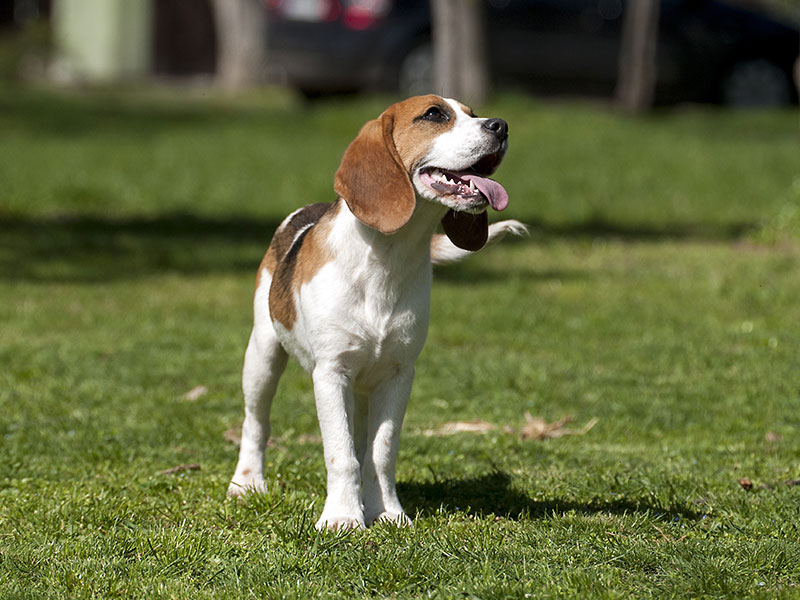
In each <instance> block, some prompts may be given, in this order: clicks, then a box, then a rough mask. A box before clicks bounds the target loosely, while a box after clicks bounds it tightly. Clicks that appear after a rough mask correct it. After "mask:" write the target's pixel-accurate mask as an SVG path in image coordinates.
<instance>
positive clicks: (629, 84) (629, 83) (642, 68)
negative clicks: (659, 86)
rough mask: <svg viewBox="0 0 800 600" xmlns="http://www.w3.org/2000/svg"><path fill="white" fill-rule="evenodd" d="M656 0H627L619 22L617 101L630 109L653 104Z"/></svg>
mask: <svg viewBox="0 0 800 600" xmlns="http://www.w3.org/2000/svg"><path fill="white" fill-rule="evenodd" d="M658 18H659V0H628V1H627V2H626V3H625V20H624V22H623V25H622V43H621V46H620V54H619V72H618V76H617V89H616V91H615V96H616V101H617V103H618V104H619V105H620V106H621V107H622V108H623V109H625V110H627V111H630V112H640V111H643V110H647V109H649V108H651V107H652V106H653V100H654V98H655V86H656V48H657V47H658Z"/></svg>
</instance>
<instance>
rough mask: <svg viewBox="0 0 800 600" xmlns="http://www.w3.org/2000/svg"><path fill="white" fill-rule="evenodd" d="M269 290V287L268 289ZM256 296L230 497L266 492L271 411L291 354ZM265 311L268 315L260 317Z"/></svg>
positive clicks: (246, 358)
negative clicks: (265, 476) (238, 440)
mask: <svg viewBox="0 0 800 600" xmlns="http://www.w3.org/2000/svg"><path fill="white" fill-rule="evenodd" d="M266 289H267V290H268V289H269V285H267V286H266ZM259 308H260V307H259V298H258V294H257V296H256V311H255V313H256V323H255V326H254V327H253V333H252V334H251V335H250V343H249V344H248V345H247V352H246V353H245V357H244V368H243V370H242V391H243V392H244V423H243V424H242V443H241V446H240V447H239V462H238V463H237V465H236V471H235V472H234V474H233V478H232V479H231V483H230V486H228V496H240V495H242V494H244V493H247V492H250V491H258V492H264V491H266V484H265V482H264V451H265V449H266V447H267V440H268V439H269V433H270V425H269V410H270V406H271V405H272V398H273V396H274V395H275V390H276V389H277V387H278V380H279V379H280V377H281V375H282V374H283V370H284V369H285V368H286V362H287V359H288V355H287V353H286V351H285V350H284V349H283V347H282V346H281V344H280V342H279V341H278V337H277V335H276V334H275V330H274V329H273V327H272V322H271V321H270V319H269V314H268V313H269V310H268V309H267V310H266V311H263V310H259ZM263 312H266V313H267V314H259V313H263Z"/></svg>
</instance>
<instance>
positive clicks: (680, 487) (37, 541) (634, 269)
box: [0, 92, 800, 599]
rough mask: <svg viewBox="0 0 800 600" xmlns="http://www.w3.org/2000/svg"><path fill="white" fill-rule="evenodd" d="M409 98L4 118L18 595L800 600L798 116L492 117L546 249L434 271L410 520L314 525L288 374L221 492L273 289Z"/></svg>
mask: <svg viewBox="0 0 800 600" xmlns="http://www.w3.org/2000/svg"><path fill="white" fill-rule="evenodd" d="M386 102H387V101H386V100H385V99H357V100H348V101H337V102H325V103H321V104H318V105H314V106H311V107H308V106H302V105H299V104H296V103H295V102H293V100H292V99H291V98H289V97H287V96H283V95H277V94H273V95H265V96H263V97H258V96H257V97H254V98H249V99H246V100H243V101H231V100H223V99H218V98H213V97H211V98H196V99H194V100H185V99H178V98H175V97H165V96H164V95H162V94H145V95H138V96H133V97H131V96H117V95H89V96H63V95H62V96H59V95H54V94H52V93H45V92H25V93H18V94H11V93H8V92H3V93H0V182H2V184H1V187H0V365H2V368H1V369H0V436H2V437H0V597H2V598H33V597H37V598H38V597H53V598H92V597H96V598H108V597H130V598H142V597H147V598H228V597H236V596H243V597H259V598H261V597H269V598H304V599H305V598H312V597H365V598H366V597H383V596H392V597H399V598H412V597H433V598H502V597H507V598H522V597H531V598H540V597H541V598H563V597H572V598H629V597H655V598H664V597H707V598H724V597H730V598H745V597H769V598H773V597H783V598H800V541H798V540H800V486H797V485H788V484H787V483H786V482H787V481H794V480H797V479H798V478H800V441H799V440H800V436H798V432H800V352H799V351H798V350H800V302H798V300H797V299H798V298H799V297H800V275H799V274H798V273H800V242H798V240H800V235H798V234H799V233H800V230H798V229H797V228H796V221H792V219H793V218H794V217H792V214H795V213H793V212H792V211H793V210H795V208H794V207H796V203H797V197H796V190H797V183H796V182H797V180H798V177H800V162H798V157H800V137H799V136H798V130H797V114H796V113H790V112H784V113H774V112H765V113H732V112H717V111H713V110H706V109H683V110H677V111H672V112H663V113H657V114H655V115H654V116H651V117H648V118H641V119H630V118H624V117H621V116H618V115H615V114H613V113H612V112H610V111H608V110H605V109H603V108H601V107H594V106H589V105H578V104H565V105H547V104H541V103H538V102H534V101H531V100H529V99H526V98H523V97H518V96H504V97H501V98H500V99H499V100H498V101H497V103H496V104H494V105H493V106H491V107H490V108H488V109H486V110H483V111H481V112H483V113H485V114H489V113H491V114H496V115H501V116H504V117H505V118H506V119H507V120H508V121H509V123H510V127H511V136H512V147H511V150H510V153H509V155H508V157H507V160H506V162H505V164H504V165H503V167H502V168H501V170H500V171H499V173H498V179H499V180H501V181H502V182H503V183H504V184H506V187H507V189H508V190H509V192H510V195H511V206H510V207H509V209H508V210H507V214H508V216H511V217H515V218H520V219H521V220H524V221H527V222H528V223H530V224H532V225H533V228H532V234H531V237H530V238H529V239H526V240H521V241H512V242H508V243H503V244H502V245H501V246H498V247H495V248H492V249H490V250H488V251H486V252H485V253H482V254H479V255H477V256H475V257H472V258H471V259H470V260H469V261H468V262H465V263H463V264H460V265H457V266H453V267H449V268H443V269H440V270H438V271H437V273H436V282H435V285H434V291H433V299H432V300H433V306H432V319H431V328H430V335H429V339H428V344H427V346H426V349H425V351H424V352H423V354H422V356H421V358H420V360H419V362H418V365H417V381H416V384H415V388H414V392H413V395H412V401H411V406H410V408H409V412H408V417H407V420H406V426H405V431H404V434H403V438H402V443H401V453H400V459H399V465H398V479H399V489H400V497H401V500H403V502H404V504H405V506H406V508H407V510H408V511H409V512H410V513H411V514H412V515H416V521H415V525H414V527H413V528H410V529H397V528H394V527H391V526H383V527H375V528H372V529H370V530H368V531H366V532H352V533H349V534H344V535H341V534H340V535H336V534H329V533H317V532H316V531H314V529H313V523H314V521H315V519H316V518H317V517H318V515H319V512H320V511H321V508H322V502H323V498H324V469H323V464H322V460H321V451H322V449H321V445H320V443H319V442H318V441H317V437H316V435H317V425H316V417H315V414H314V408H313V398H312V393H311V385H310V381H309V379H308V378H307V377H306V376H305V374H303V373H302V371H301V370H300V369H299V368H298V367H297V366H296V365H291V366H290V367H289V369H288V370H287V373H286V375H285V376H284V379H283V380H282V383H281V387H280V389H279V392H278V397H277V399H276V401H275V405H274V409H273V431H274V435H275V441H274V444H273V446H272V447H271V448H270V450H269V452H268V455H267V462H268V483H269V485H270V493H269V494H267V495H263V496H257V497H253V498H251V499H250V500H249V501H247V502H246V503H239V502H232V501H226V500H225V498H224V495H225V489H226V485H227V482H228V478H229V477H230V475H231V474H232V470H233V467H234V463H235V460H236V448H235V446H233V445H232V444H231V443H229V442H228V441H226V439H225V432H226V431H227V430H229V429H230V428H232V427H235V426H236V425H237V424H238V423H240V421H241V413H242V408H241V398H240V392H239V371H240V369H241V360H242V354H243V351H244V345H245V343H246V339H247V336H248V334H249V327H250V318H251V316H250V303H251V292H252V286H253V279H254V270H255V266H256V265H257V264H258V261H259V259H260V256H261V253H262V252H263V250H264V249H265V248H266V245H267V243H268V241H269V238H270V235H271V232H272V230H273V229H274V227H275V226H276V225H277V223H278V222H279V221H280V220H281V218H282V217H283V216H284V215H285V214H287V213H288V212H289V211H290V210H293V209H294V208H296V207H297V206H299V205H301V204H305V203H310V202H318V201H324V200H328V199H330V198H331V197H332V185H331V181H332V174H333V171H334V170H335V168H336V166H337V164H338V160H339V158H340V156H341V152H342V149H343V148H344V146H345V145H346V143H347V142H348V141H349V139H351V138H352V137H353V136H354V134H355V132H356V131H357V129H358V127H359V125H360V124H361V123H362V122H363V121H364V120H365V119H366V118H368V117H370V116H373V115H375V114H377V113H378V112H379V111H380V110H381V108H382V106H384V105H385V103H386ZM787 215H788V217H787ZM793 223H795V225H793ZM198 385H203V386H206V387H207V388H208V393H207V394H205V395H203V396H201V397H200V398H198V399H196V400H187V399H185V398H184V395H185V394H186V392H187V391H189V390H190V389H192V388H193V387H195V386H198ZM526 412H529V413H530V414H532V415H535V416H541V417H544V418H545V419H547V420H548V421H555V420H557V419H560V418H563V417H566V416H573V417H574V418H575V423H573V424H572V425H571V427H574V428H575V429H579V428H580V427H581V426H582V425H583V424H585V423H587V422H588V421H590V420H591V419H593V418H597V419H598V422H597V424H596V426H595V427H594V428H592V429H591V430H590V431H588V433H586V434H585V435H582V436H569V437H562V438H559V439H550V440H546V441H531V440H522V439H521V438H520V437H519V436H518V435H517V434H513V433H505V432H504V431H503V427H504V426H508V427H512V428H515V429H517V430H518V429H519V428H520V427H521V426H522V425H523V424H524V423H525V417H524V415H525V413H526ZM472 419H481V420H484V421H487V422H490V423H493V424H495V425H496V426H497V428H496V429H495V430H494V431H491V432H489V433H487V434H485V435H477V434H469V433H463V434H457V435H453V436H436V435H434V436H430V435H426V434H425V432H426V431H428V430H431V429H433V430H435V429H437V428H438V427H439V426H441V425H442V424H444V423H447V422H451V421H467V420H472ZM189 464H196V465H199V469H195V470H184V471H180V472H178V473H172V474H167V473H164V471H166V470H167V469H170V468H172V467H176V466H179V465H189ZM744 478H747V479H750V480H751V481H752V484H753V485H752V489H750V490H749V491H746V490H745V489H744V488H743V487H742V486H741V485H740V484H739V480H740V479H744Z"/></svg>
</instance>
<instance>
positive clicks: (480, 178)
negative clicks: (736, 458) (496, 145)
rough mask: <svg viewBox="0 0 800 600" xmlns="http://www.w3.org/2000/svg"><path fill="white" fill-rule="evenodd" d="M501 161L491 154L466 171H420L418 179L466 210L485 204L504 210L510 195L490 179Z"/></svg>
mask: <svg viewBox="0 0 800 600" xmlns="http://www.w3.org/2000/svg"><path fill="white" fill-rule="evenodd" d="M502 158H503V155H502V153H500V152H495V153H493V154H488V155H486V156H484V157H483V158H481V159H480V160H479V161H478V162H476V163H475V164H474V165H472V166H471V167H470V168H469V169H465V170H463V171H449V170H446V169H441V168H438V167H426V168H424V169H422V171H420V174H419V177H420V180H421V181H422V183H424V184H425V185H427V186H428V187H429V188H431V189H432V190H433V191H435V192H436V193H437V194H439V195H440V196H450V197H452V198H453V199H455V200H456V201H457V202H458V203H459V204H460V205H463V206H464V209H466V210H471V209H476V208H480V207H481V206H485V205H486V203H488V204H489V206H491V207H492V208H493V209H495V210H503V209H504V208H505V207H506V206H508V192H506V190H505V188H504V187H503V186H502V185H500V184H499V183H497V182H496V181H494V180H493V179H489V177H488V175H491V174H492V173H493V172H494V171H495V169H497V166H498V165H499V164H500V161H501V160H502Z"/></svg>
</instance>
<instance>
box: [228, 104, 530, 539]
mask: <svg viewBox="0 0 800 600" xmlns="http://www.w3.org/2000/svg"><path fill="white" fill-rule="evenodd" d="M507 133H508V128H507V125H506V123H505V122H504V121H502V120H500V119H480V118H477V117H475V115H474V114H473V113H472V111H471V110H470V109H469V108H467V107H466V106H464V105H462V104H460V103H458V102H456V101H454V100H449V99H444V98H440V97H439V96H433V95H430V96H420V97H415V98H410V99H408V100H405V101H403V102H399V103H397V104H394V105H392V106H390V107H389V108H388V109H386V111H384V112H383V114H381V115H380V117H378V118H377V119H375V120H373V121H370V122H368V123H367V124H366V125H364V127H363V128H362V129H361V132H360V133H359V134H358V137H356V139H355V140H354V141H353V142H352V143H351V144H350V145H349V146H348V148H347V150H346V151H345V153H344V156H343V158H342V162H341V165H340V167H339V169H338V171H337V172H336V175H335V181H334V189H335V191H336V193H337V194H338V199H337V200H336V201H335V202H333V203H331V204H314V205H310V206H306V207H305V208H301V209H299V210H297V211H295V212H294V213H292V214H291V215H289V216H288V217H287V218H286V219H285V220H284V221H283V223H282V224H281V225H280V227H279V228H278V230H277V231H276V232H275V236H274V238H273V240H272V243H271V244H270V246H269V249H268V250H267V253H266V255H265V257H264V260H263V261H262V263H261V266H260V268H259V272H258V279H257V283H256V292H255V299H254V312H255V323H254V326H253V331H252V334H251V336H250V343H249V345H248V347H247V352H246V355H245V361H244V370H243V377H242V379H243V382H242V387H243V390H244V399H245V400H244V404H245V420H244V425H243V427H242V442H241V448H240V453H239V461H238V464H237V466H236V471H235V473H234V475H233V479H232V481H231V484H230V487H229V488H228V494H229V495H230V496H238V495H240V494H243V493H245V492H248V491H253V490H255V491H264V490H265V489H266V485H265V481H264V451H265V448H266V444H267V439H268V438H269V434H270V424H269V411H270V404H271V402H272V397H273V395H274V393H275V388H276V387H277V384H278V379H279V378H280V376H281V373H282V372H283V369H284V367H285V366H286V361H287V357H288V355H289V354H291V355H292V356H294V357H295V358H296V359H297V360H298V361H299V363H300V364H301V365H302V366H303V368H304V369H305V370H306V371H307V372H308V373H309V374H310V375H311V377H312V379H313V384H314V395H315V399H316V406H317V413H318V416H319V424H320V430H321V433H322V442H323V446H324V458H325V467H326V469H327V498H326V500H325V506H324V508H323V510H322V515H321V516H320V518H319V521H318V522H317V528H325V527H327V528H329V529H345V528H353V527H365V526H368V525H371V524H372V523H375V522H376V521H383V520H386V521H394V522H396V523H399V524H407V523H409V522H410V520H409V518H408V517H407V516H406V515H405V513H404V512H403V508H402V506H401V505H400V501H399V500H398V498H397V492H396V490H395V461H396V458H397V449H398V437H399V434H400V428H401V426H402V422H403V417H404V414H405V410H406V405H407V403H408V399H409V395H410V393H411V384H412V381H413V379H414V363H415V361H416V359H417V356H418V355H419V353H420V351H421V350H422V346H423V344H424V342H425V337H426V335H427V330H428V318H429V313H430V289H431V279H432V269H431V264H432V263H433V264H436V263H444V262H452V261H455V260H459V259H461V258H463V257H465V256H467V255H469V254H471V253H472V252H473V251H475V250H478V249H479V248H480V247H482V246H483V245H484V244H485V243H486V242H487V241H494V240H496V239H499V238H500V237H502V236H503V235H504V234H505V233H507V232H511V233H513V234H521V233H524V232H525V227H524V226H523V225H522V224H521V223H519V222H517V221H502V222H500V223H495V224H493V225H491V226H488V223H487V218H486V207H487V204H489V203H490V201H489V199H488V198H487V196H485V195H483V194H482V193H480V191H478V190H476V189H475V185H477V184H469V181H467V179H469V174H470V173H475V174H476V176H475V177H474V179H475V180H476V181H478V182H479V183H480V186H479V187H483V188H484V190H486V189H487V188H486V186H492V185H493V186H497V187H496V188H491V190H490V191H488V192H487V193H488V194H489V196H492V197H493V201H492V204H493V206H494V207H495V208H498V209H502V208H504V207H505V203H507V195H506V196H505V199H504V200H503V198H502V195H503V194H505V191H504V190H502V187H501V186H500V185H499V184H497V183H496V182H492V181H491V180H488V181H487V180H486V179H485V175H488V174H491V172H492V171H494V169H495V168H496V167H497V166H498V164H499V162H500V160H501V159H502V157H503V155H504V154H505V151H506V148H507V145H508V142H507ZM442 171H445V172H446V173H448V174H450V175H452V174H453V173H459V174H461V175H463V176H464V177H465V178H466V179H464V180H461V181H458V180H457V179H456V176H451V177H449V178H444V177H442ZM477 175H480V177H478V176H477ZM498 188H499V190H501V191H500V192H497V189H498ZM495 192H497V193H496V194H495ZM498 198H500V199H499V200H498ZM495 204H496V206H495ZM440 222H442V224H443V226H444V230H445V233H446V235H443V234H435V233H434V231H435V229H436V226H437V225H438V224H439V223H440Z"/></svg>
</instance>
